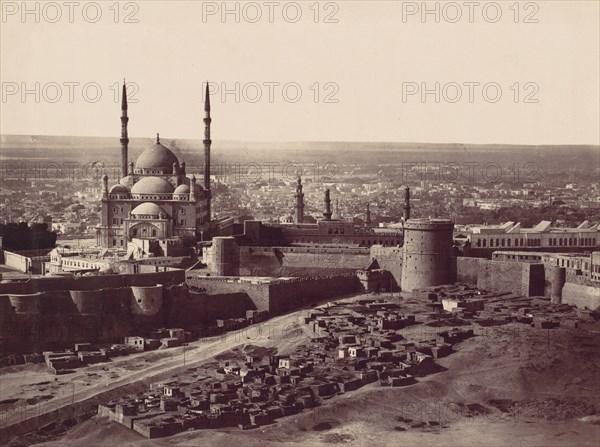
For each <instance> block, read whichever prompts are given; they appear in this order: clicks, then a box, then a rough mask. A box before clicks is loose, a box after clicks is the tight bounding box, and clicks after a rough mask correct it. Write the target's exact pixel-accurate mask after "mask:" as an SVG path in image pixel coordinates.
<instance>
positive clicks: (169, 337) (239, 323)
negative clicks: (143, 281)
mask: <svg viewBox="0 0 600 447" xmlns="http://www.w3.org/2000/svg"><path fill="white" fill-rule="evenodd" d="M268 316H269V313H268V311H259V310H248V311H246V316H245V318H229V319H217V320H215V321H214V322H213V323H210V324H205V325H203V326H202V327H201V328H200V330H199V331H197V332H188V331H184V330H183V329H180V328H168V329H165V328H162V329H156V330H153V331H151V332H150V333H149V334H148V335H147V336H141V335H134V336H128V337H125V338H124V340H123V343H121V344H113V345H112V346H110V347H97V346H95V345H94V344H92V343H75V344H74V348H73V349H66V350H62V351H45V352H43V353H41V354H40V353H31V354H9V355H6V356H3V357H1V358H0V367H4V366H12V365H22V364H25V363H42V362H44V363H46V365H47V366H48V368H49V370H50V372H52V373H53V374H65V373H69V372H72V371H73V370H74V369H76V368H79V367H82V366H86V365H90V364H94V363H99V362H105V361H108V360H109V359H110V358H111V357H117V356H122V355H128V354H132V353H136V352H142V351H152V350H155V349H164V348H174V347H177V346H181V345H182V344H183V343H185V342H187V341H190V340H194V339H196V338H198V337H207V336H214V335H222V334H223V333H225V332H228V331H233V330H237V329H242V328H244V327H246V326H248V325H250V324H255V323H260V322H263V321H265V320H266V319H267V318H268Z"/></svg>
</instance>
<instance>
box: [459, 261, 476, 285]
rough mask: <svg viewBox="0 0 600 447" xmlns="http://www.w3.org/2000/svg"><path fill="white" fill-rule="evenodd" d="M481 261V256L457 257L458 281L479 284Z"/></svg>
mask: <svg viewBox="0 0 600 447" xmlns="http://www.w3.org/2000/svg"><path fill="white" fill-rule="evenodd" d="M481 261H482V260H481V259H480V258H465V257H458V258H456V281H458V282H465V283H468V284H477V277H478V276H479V268H480V264H481Z"/></svg>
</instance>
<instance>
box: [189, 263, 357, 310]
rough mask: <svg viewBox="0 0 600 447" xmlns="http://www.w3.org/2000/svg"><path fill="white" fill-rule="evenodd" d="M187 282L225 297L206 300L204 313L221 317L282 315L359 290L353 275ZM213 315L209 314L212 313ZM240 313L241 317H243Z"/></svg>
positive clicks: (195, 279)
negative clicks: (257, 313)
mask: <svg viewBox="0 0 600 447" xmlns="http://www.w3.org/2000/svg"><path fill="white" fill-rule="evenodd" d="M186 282H187V283H188V284H189V285H190V286H191V287H195V288H197V289H198V291H199V292H205V293H208V294H210V295H218V294H228V295H229V296H230V297H232V298H230V299H229V301H228V300H221V302H219V301H218V300H219V297H209V298H207V300H208V301H207V302H208V304H207V309H208V310H207V312H208V313H209V315H214V313H215V312H221V313H224V314H227V313H229V315H230V317H231V313H232V312H234V311H235V310H238V311H240V312H243V313H245V311H246V310H250V309H257V310H267V311H269V312H270V313H273V314H277V313H281V312H284V311H287V310H290V309H293V308H296V307H298V306H301V305H303V304H306V303H310V302H314V301H318V300H322V299H327V298H330V297H333V296H339V295H342V294H347V293H351V292H356V291H358V290H359V286H360V282H359V281H358V278H357V277H356V275H355V274H353V273H348V274H342V275H328V276H321V277H306V278H294V279H292V280H281V281H276V280H275V281H270V282H261V281H256V282H249V281H239V280H238V279H234V278H227V277H202V276H196V275H193V274H190V275H188V277H187V279H186ZM244 296H246V297H248V300H246V299H244V298H243V297H244ZM211 312H212V314H211ZM243 313H241V314H240V316H243Z"/></svg>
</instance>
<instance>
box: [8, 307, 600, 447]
mask: <svg viewBox="0 0 600 447" xmlns="http://www.w3.org/2000/svg"><path fill="white" fill-rule="evenodd" d="M357 298H358V297H357ZM357 298H351V299H357ZM386 298H387V297H386ZM398 299H399V301H400V304H401V305H402V307H403V308H405V309H406V311H407V312H410V313H413V314H415V315H416V316H417V321H423V322H425V323H428V322H429V323H431V321H430V320H429V312H430V311H429V310H428V309H427V307H426V305H425V304H424V303H422V302H418V301H416V300H412V299H408V298H398ZM305 314H306V310H299V311H296V312H293V313H290V314H288V315H284V316H280V317H277V318H274V319H272V320H269V321H268V322H266V323H263V325H262V328H260V329H259V328H257V327H253V326H251V327H249V328H246V329H245V330H242V331H236V332H231V333H228V334H226V336H222V337H212V338H210V339H205V340H199V341H196V342H193V343H190V345H189V346H187V347H186V352H185V365H184V364H183V348H176V349H170V350H164V351H155V352H149V353H142V354H136V355H134V356H129V357H126V358H122V359H119V360H118V361H114V362H112V363H111V365H110V368H106V369H109V370H110V371H107V370H105V369H104V368H105V367H106V365H102V364H100V365H96V366H93V367H88V368H83V369H80V370H78V371H77V372H76V373H74V374H69V375H66V376H61V377H58V378H57V377H55V376H53V375H50V374H47V373H46V372H45V371H44V369H43V368H42V367H40V366H31V365H30V366H26V367H13V369H12V370H8V371H4V372H3V373H2V381H1V382H2V384H1V385H0V387H1V388H0V397H1V399H0V400H2V402H3V403H4V404H3V407H4V408H3V409H2V411H3V415H4V418H3V420H2V426H3V427H6V426H7V425H9V424H10V423H12V422H13V421H18V418H19V417H22V416H20V414H19V413H18V412H14V411H13V412H11V411H10V406H8V404H7V403H6V402H7V401H10V400H11V399H18V401H16V402H13V403H12V404H11V405H19V404H21V405H22V404H23V402H22V401H23V400H25V401H27V399H33V400H30V402H34V401H36V400H39V399H42V398H43V397H44V396H46V399H47V400H46V402H47V404H48V405H50V403H52V405H53V407H52V408H58V407H59V406H61V405H64V406H65V407H64V408H63V411H62V412H61V415H62V416H63V417H62V418H60V421H58V422H56V423H50V424H46V425H45V426H42V427H41V429H40V430H38V431H36V432H34V433H29V434H24V435H21V436H16V437H14V436H13V437H12V439H11V440H8V439H7V438H5V439H4V440H3V441H4V442H3V443H4V444H7V445H11V446H21V445H23V446H24V445H33V444H39V445H46V446H72V447H79V446H81V445H90V446H109V445H110V446H114V445H120V446H132V447H133V446H163V445H177V446H197V445H199V444H201V445H223V446H225V445H232V444H238V443H239V444H244V445H259V444H260V445H281V444H284V443H301V444H302V445H317V444H328V445H342V444H348V445H350V444H352V445H373V444H386V445H388V444H392V443H394V444H396V443H400V444H401V445H433V444H436V445H447V446H459V445H483V444H485V445H495V446H496V445H502V446H509V445H510V446H515V445H517V446H525V445H527V446H531V445H544V446H566V445H569V446H574V445H598V444H599V443H600V416H599V414H600V413H599V410H600V349H599V348H600V338H599V337H598V330H596V329H594V330H590V329H589V328H588V329H587V330H582V329H570V328H563V327H560V328H556V329H537V328H534V327H531V326H529V325H525V324H522V323H508V324H504V325H497V326H486V327H481V326H478V325H477V324H472V328H473V329H474V330H475V333H476V337H474V338H471V339H468V340H466V341H464V342H462V343H460V344H458V345H456V346H455V348H454V349H455V352H454V353H452V354H451V355H450V356H448V357H444V358H441V359H439V360H437V363H438V364H439V365H441V366H442V367H443V368H444V369H445V370H444V371H442V372H439V373H436V374H433V375H430V376H427V377H425V378H421V379H419V382H418V383H416V384H414V385H409V386H405V387H399V388H389V387H387V388H382V387H380V386H379V385H378V384H376V383H375V384H371V385H367V386H365V387H363V388H360V389H359V390H357V391H353V392H349V393H346V394H339V395H337V396H335V397H333V398H331V399H329V400H327V401H325V402H323V404H322V405H321V406H320V407H317V408H315V409H313V410H310V411H304V412H302V413H301V414H298V415H294V416H289V417H286V418H283V419H280V420H277V421H276V422H275V423H273V424H270V425H267V426H262V427H259V428H257V429H255V430H248V431H242V430H240V429H237V428H226V429H219V430H201V431H190V432H185V433H181V434H179V435H175V436H172V437H168V438H162V439H146V438H144V437H142V436H141V435H138V434H137V433H136V432H134V431H132V430H128V429H126V428H125V427H123V426H122V425H120V424H117V423H113V422H108V420H106V419H105V418H99V417H97V416H93V414H94V413H95V406H96V405H97V404H98V403H100V402H103V401H106V400H109V399H112V398H114V397H118V396H119V395H122V394H131V393H135V392H139V391H141V390H144V389H147V387H148V386H149V384H150V383H152V382H155V381H158V380H161V379H164V378H168V377H175V376H177V375H178V374H180V373H182V372H185V370H186V369H190V368H193V367H194V366H197V365H201V364H203V363H207V362H210V361H214V360H219V359H222V358H227V356H236V355H242V354H245V353H248V352H251V351H253V350H256V349H264V348H268V349H269V351H271V352H275V351H276V352H278V353H280V354H285V353H288V352H291V350H293V348H294V347H295V346H297V345H300V344H302V343H304V342H306V341H307V340H308V337H309V335H308V333H307V332H306V330H305V328H304V327H303V325H301V324H300V321H299V317H300V316H302V315H305ZM448 324H450V323H448ZM454 324H458V323H456V322H452V325H454ZM460 324H465V323H464V322H462V323H460ZM466 324H469V323H466ZM446 327H449V326H446ZM444 328H445V327H443V326H439V325H427V324H421V325H418V326H415V327H413V328H411V329H410V331H407V334H406V338H407V339H413V340H421V339H427V338H428V337H430V336H431V335H433V334H434V333H435V331H438V330H443V329H444ZM597 328H598V329H600V325H598V326H597ZM55 379H58V380H55ZM72 384H75V385H72ZM49 396H51V397H49ZM7 410H8V411H7Z"/></svg>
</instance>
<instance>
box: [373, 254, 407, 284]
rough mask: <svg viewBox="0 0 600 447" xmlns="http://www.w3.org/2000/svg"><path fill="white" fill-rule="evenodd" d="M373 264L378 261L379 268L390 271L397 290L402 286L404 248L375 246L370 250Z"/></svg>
mask: <svg viewBox="0 0 600 447" xmlns="http://www.w3.org/2000/svg"><path fill="white" fill-rule="evenodd" d="M370 257H371V262H372V261H377V265H378V266H379V268H381V269H384V270H387V271H389V272H390V273H391V274H392V276H393V278H394V280H395V284H393V286H394V288H395V289H400V288H401V286H402V247H382V246H379V245H374V246H372V247H371V250H370Z"/></svg>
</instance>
